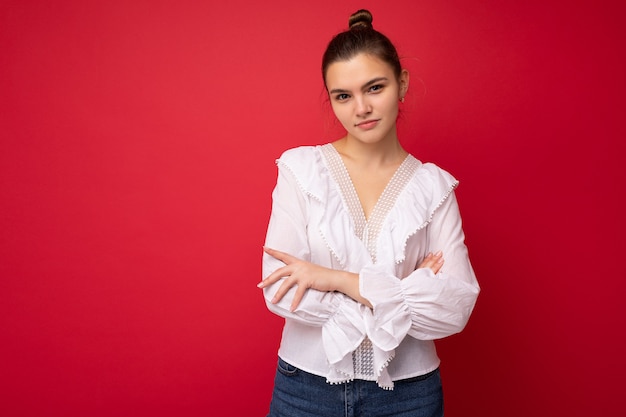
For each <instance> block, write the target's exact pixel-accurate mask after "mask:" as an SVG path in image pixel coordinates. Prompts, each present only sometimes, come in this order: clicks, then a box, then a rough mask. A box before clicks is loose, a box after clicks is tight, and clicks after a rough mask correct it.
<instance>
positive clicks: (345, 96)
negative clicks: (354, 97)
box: [335, 93, 350, 101]
mask: <svg viewBox="0 0 626 417" xmlns="http://www.w3.org/2000/svg"><path fill="white" fill-rule="evenodd" d="M349 98H350V96H349V95H348V94H346V93H340V94H337V95H336V96H335V100H337V101H346V100H347V99H349Z"/></svg>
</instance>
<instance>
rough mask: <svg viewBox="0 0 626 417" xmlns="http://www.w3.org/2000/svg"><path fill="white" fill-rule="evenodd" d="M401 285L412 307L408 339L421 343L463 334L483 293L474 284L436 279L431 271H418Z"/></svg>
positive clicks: (442, 277) (442, 275) (443, 275)
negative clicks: (420, 341)
mask: <svg viewBox="0 0 626 417" xmlns="http://www.w3.org/2000/svg"><path fill="white" fill-rule="evenodd" d="M400 285H401V286H402V293H403V294H404V297H405V301H406V303H407V304H408V305H410V306H411V321H412V323H413V325H412V328H411V330H410V332H409V335H410V336H412V337H415V338H416V339H422V340H432V339H440V338H443V337H447V336H450V335H452V334H455V333H458V332H460V331H461V330H463V328H464V327H465V325H466V324H467V321H468V320H469V317H470V315H471V313H472V310H473V308H474V305H475V303H476V298H477V297H478V294H479V292H480V288H479V287H478V284H477V283H475V281H474V282H473V283H470V282H467V281H464V280H460V279H454V277H452V276H450V275H449V274H447V273H443V272H442V273H439V274H437V275H435V274H434V273H433V272H432V270H430V269H429V268H422V269H418V270H416V271H415V272H413V273H412V274H411V275H409V276H408V277H407V278H405V279H403V280H402V281H400Z"/></svg>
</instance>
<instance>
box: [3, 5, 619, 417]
mask: <svg viewBox="0 0 626 417" xmlns="http://www.w3.org/2000/svg"><path fill="white" fill-rule="evenodd" d="M256 4H257V3H254V2H250V1H242V0H230V1H228V2H207V1H118V0H114V1H102V2H84V1H78V0H76V1H71V0H70V1H57V2H45V1H6V0H5V1H3V2H2V3H1V4H0V135H1V148H0V275H1V279H0V332H1V337H2V339H1V340H0V384H1V386H0V415H2V416H122V415H128V416H144V415H146V416H147V415H150V416H172V415H184V416H201V415H202V416H205V415H217V414H218V413H217V412H216V410H228V411H225V412H224V414H225V415H232V416H262V415H265V412H266V411H267V405H268V402H269V397H270V392H271V387H272V379H273V373H274V367H275V362H276V350H277V346H278V342H279V335H280V329H281V325H282V322H281V320H280V319H279V318H278V317H275V316H273V315H271V314H270V313H269V312H268V311H267V310H266V308H265V306H264V304H263V301H262V297H261V294H260V291H259V290H258V289H257V288H256V287H255V284H256V283H257V282H258V281H259V280H260V256H261V245H262V243H263V239H264V233H265V227H266V224H267V220H268V216H269V209H270V193H271V190H272V187H273V185H274V181H275V176H276V168H275V166H274V162H273V161H274V159H275V158H276V157H277V156H279V154H280V153H281V152H282V151H283V150H284V149H287V148H290V147H293V146H297V145H300V144H316V143H323V142H326V141H329V140H332V139H334V138H336V137H337V136H338V135H339V134H340V131H339V129H338V128H337V125H336V123H335V122H334V121H333V117H332V114H331V112H330V109H329V106H328V104H327V103H326V102H325V100H324V98H325V97H324V90H323V85H322V81H321V76H320V73H319V65H320V58H321V54H322V51H323V49H324V47H325V45H326V43H327V42H328V40H329V39H330V37H331V36H332V35H333V34H335V33H336V32H338V31H339V30H342V29H343V28H344V27H345V22H346V20H347V17H348V15H349V14H350V13H351V12H353V11H355V10H356V9H358V8H361V7H367V8H369V9H370V10H372V12H373V14H374V18H375V21H374V24H375V27H377V28H379V29H380V30H382V31H383V32H385V33H386V34H387V35H389V37H390V38H391V39H392V40H394V41H395V42H396V44H397V46H398V48H399V51H400V54H401V55H402V56H403V57H404V59H403V62H404V64H405V65H406V66H407V67H408V69H409V70H410V71H411V74H412V84H411V89H410V93H409V96H408V100H407V103H406V104H405V105H404V114H403V116H402V119H401V121H400V125H399V126H400V137H401V140H402V142H403V143H404V145H405V147H406V148H408V149H409V150H410V151H411V152H413V153H414V154H415V155H416V156H417V157H418V158H420V159H422V160H424V161H434V162H436V163H438V164H439V165H440V166H442V167H444V168H446V169H447V170H449V171H451V172H452V173H453V174H454V175H455V176H456V177H458V178H459V179H460V180H461V187H460V188H459V190H458V197H459V201H460V204H461V210H462V213H463V217H464V222H465V229H466V234H467V237H468V238H467V243H468V246H469V248H470V254H471V257H472V260H473V263H474V266H475V269H476V273H477V276H478V278H479V281H480V283H481V286H482V288H483V291H482V293H481V296H480V297H479V300H478V304H477V307H476V309H475V312H474V315H473V317H472V319H471V320H470V323H469V325H468V327H467V328H466V329H465V331H464V332H463V333H462V334H460V335H456V336H452V337H450V338H448V339H445V340H442V341H441V342H440V343H439V350H440V354H441V357H442V359H443V365H442V374H443V378H444V386H445V392H446V401H447V403H446V407H447V410H446V411H447V412H446V415H449V416H528V415H541V416H551V415H568V416H587V415H615V414H617V413H618V411H617V410H620V409H621V410H623V399H622V396H623V393H622V391H623V387H624V384H623V379H624V374H625V373H626V366H625V365H626V361H625V360H624V356H623V355H624V351H625V348H626V346H625V343H624V336H623V333H624V329H626V323H625V321H626V320H625V318H626V314H625V310H624V304H623V300H624V293H625V291H624V290H625V287H626V284H625V283H624V281H625V278H626V273H625V269H626V267H625V263H624V261H623V257H622V255H623V252H624V247H625V245H624V231H625V227H624V226H625V224H624V223H625V222H624V216H623V211H624V205H623V203H622V202H621V200H622V199H623V197H624V180H625V179H626V178H625V174H624V162H625V161H624V154H623V144H622V143H623V142H624V139H626V131H625V130H626V129H625V126H624V115H625V114H626V112H625V110H626V109H625V107H626V106H625V100H624V96H625V93H626V86H625V84H626V68H625V61H626V59H625V53H624V51H626V45H625V44H626V42H625V38H626V32H625V30H624V25H625V23H626V20H625V19H624V18H625V17H626V16H625V13H624V6H621V5H622V4H623V2H619V1H613V2H610V1H605V2H597V1H569V2H565V1H563V2H560V1H547V2H546V1H525V2H522V1H502V0H499V1H497V0H489V1H460V0H453V1H445V2H444V1H408V0H407V1H398V2H389V1H358V2H357V1H342V2H338V1H336V0H320V1H316V2H308V3H306V4H302V5H300V4H296V2H293V1H286V0H285V1H271V2H269V3H268V2H260V3H258V4H259V5H256ZM261 4H262V5H261Z"/></svg>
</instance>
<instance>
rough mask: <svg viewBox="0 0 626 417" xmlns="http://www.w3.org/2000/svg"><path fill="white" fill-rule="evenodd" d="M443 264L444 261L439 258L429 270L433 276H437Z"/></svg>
mask: <svg viewBox="0 0 626 417" xmlns="http://www.w3.org/2000/svg"><path fill="white" fill-rule="evenodd" d="M443 263H444V259H443V258H439V260H438V261H437V262H436V263H435V264H434V265H433V266H431V267H430V269H432V270H433V272H434V273H435V274H438V273H439V271H440V270H441V267H442V266H443Z"/></svg>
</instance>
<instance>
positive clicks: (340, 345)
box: [259, 10, 479, 417]
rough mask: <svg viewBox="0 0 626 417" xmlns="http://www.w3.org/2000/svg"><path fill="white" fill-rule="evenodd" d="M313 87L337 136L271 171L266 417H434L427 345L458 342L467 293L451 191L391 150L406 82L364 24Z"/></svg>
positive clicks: (439, 410) (468, 306) (436, 386)
mask: <svg viewBox="0 0 626 417" xmlns="http://www.w3.org/2000/svg"><path fill="white" fill-rule="evenodd" d="M322 75H323V79H324V83H325V86H326V89H327V91H328V95H329V99H330V102H331V105H332V109H333V112H334V114H335V116H336V117H337V119H338V120H339V121H340V122H341V124H342V125H343V127H344V128H345V130H346V136H344V137H343V138H341V139H339V140H337V141H336V142H333V143H330V144H325V145H321V146H305V147H299V148H296V149H291V150H288V151H286V152H285V153H284V154H283V155H282V156H281V157H280V159H279V160H278V161H277V164H278V180H277V184H276V188H275V189H274V192H273V195H272V197H273V205H272V214H271V217H270V222H269V226H268V231H267V238H266V246H265V248H264V251H265V254H264V258H263V276H264V277H265V279H264V280H263V281H262V282H261V283H260V284H259V287H261V288H263V291H264V295H265V298H266V301H267V305H268V308H269V309H270V310H271V311H272V312H274V313H276V314H278V315H280V316H282V317H284V318H285V326H284V330H283V336H282V341H281V346H280V349H279V363H278V369H277V373H276V379H275V385H274V392H273V395H272V402H271V405H270V414H269V415H270V416H274V417H276V416H299V417H301V416H304V417H306V416H323V417H331V416H344V415H355V416H357V415H358V416H377V417H380V416H441V415H443V394H442V388H441V381H440V377H439V371H438V369H439V358H438V357H437V353H436V350H435V345H434V342H433V340H434V339H438V338H442V337H445V336H448V335H451V334H454V333H457V332H459V331H461V330H462V329H463V327H464V326H465V324H466V323H467V320H468V318H469V316H470V313H471V311H472V309H473V306H474V303H475V301H476V297H477V296H478V293H479V286H478V283H477V281H476V277H475V276H474V272H473V270H472V267H471V265H470V262H469V258H468V255H467V248H466V246H465V244H464V234H463V230H462V228H461V218H460V215H459V210H458V206H457V202H456V198H455V195H454V189H455V188H456V186H457V181H456V180H455V179H454V178H453V177H452V176H451V175H450V174H448V173H447V172H445V171H443V170H442V169H440V168H438V167H437V166H435V165H434V164H428V163H425V164H423V163H421V162H420V161H418V160H417V159H415V158H414V157H413V156H412V155H410V154H408V153H407V152H406V151H405V150H404V149H403V148H402V146H401V145H400V142H399V141H398V137H397V132H396V119H397V116H398V111H399V103H401V102H403V101H404V96H405V95H406V93H407V89H408V87H409V73H408V71H406V70H405V69H403V68H402V67H401V65H400V62H399V59H398V54H397V52H396V49H395V47H394V46H393V44H392V43H391V42H390V41H389V40H388V39H387V38H386V37H385V36H384V35H383V34H381V33H380V32H378V31H376V30H374V29H373V27H372V16H371V14H370V13H369V12H368V11H366V10H360V11H358V12H356V13H355V14H353V15H352V16H350V19H349V29H348V30H347V31H345V32H342V33H340V34H338V35H337V36H335V37H334V38H333V40H332V41H331V42H330V44H329V45H328V48H327V50H326V52H325V54H324V57H323V61H322ZM444 260H445V262H444Z"/></svg>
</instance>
